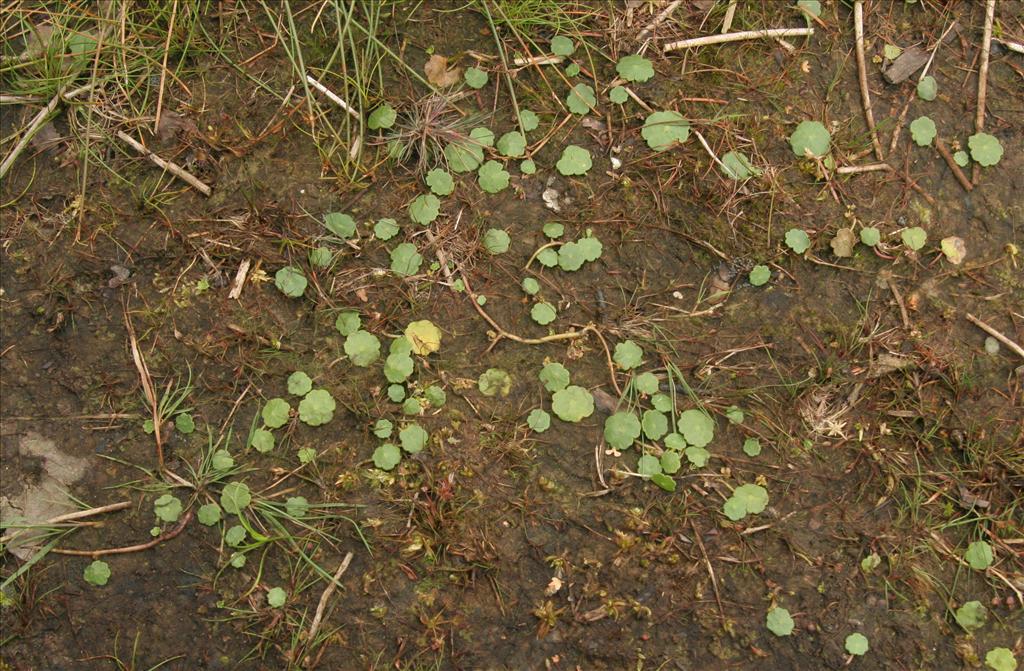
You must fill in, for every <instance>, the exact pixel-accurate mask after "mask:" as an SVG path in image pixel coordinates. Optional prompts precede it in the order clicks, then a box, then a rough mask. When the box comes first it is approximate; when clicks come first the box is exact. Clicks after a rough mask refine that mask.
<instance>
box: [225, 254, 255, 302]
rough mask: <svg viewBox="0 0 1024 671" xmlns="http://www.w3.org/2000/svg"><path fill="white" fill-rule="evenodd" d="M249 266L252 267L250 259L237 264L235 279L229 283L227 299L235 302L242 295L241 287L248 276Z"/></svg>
mask: <svg viewBox="0 0 1024 671" xmlns="http://www.w3.org/2000/svg"><path fill="white" fill-rule="evenodd" d="M250 265H252V260H251V259H244V260H243V261H242V262H241V263H239V264H238V272H236V273H235V279H234V280H233V281H232V282H231V291H229V292H228V298H230V299H232V300H237V299H238V297H239V296H241V295H242V287H243V286H245V278H246V277H248V275H249V266H250Z"/></svg>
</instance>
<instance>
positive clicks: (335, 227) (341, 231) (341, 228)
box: [324, 212, 356, 238]
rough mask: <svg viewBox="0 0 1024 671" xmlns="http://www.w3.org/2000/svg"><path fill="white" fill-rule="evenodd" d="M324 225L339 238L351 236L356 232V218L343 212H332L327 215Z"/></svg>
mask: <svg viewBox="0 0 1024 671" xmlns="http://www.w3.org/2000/svg"><path fill="white" fill-rule="evenodd" d="M324 226H325V227H326V228H327V230H328V231H330V232H331V233H334V234H335V235H337V236H338V237H339V238H351V237H352V236H353V235H355V234H356V220H355V219H353V218H352V217H351V215H348V214H343V213H341V212H331V213H330V214H328V215H327V216H325V217H324Z"/></svg>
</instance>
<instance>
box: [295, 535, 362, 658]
mask: <svg viewBox="0 0 1024 671" xmlns="http://www.w3.org/2000/svg"><path fill="white" fill-rule="evenodd" d="M351 563H352V553H351V552H349V553H348V554H346V555H345V558H344V559H342V560H341V566H339V567H338V570H337V571H335V572H334V577H333V578H331V582H330V583H328V584H327V587H326V588H325V589H324V593H323V594H321V595H320V602H319V603H318V604H317V605H316V614H315V615H314V616H313V622H312V623H311V624H310V625H309V633H308V634H306V641H307V642H310V641H313V640H314V639H315V638H316V634H317V632H318V631H320V623H321V622H322V621H323V618H324V611H325V610H327V600H328V599H330V598H331V595H332V594H334V590H335V588H336V587H337V586H338V581H339V580H341V576H343V575H344V574H345V571H347V570H348V565H349V564H351Z"/></svg>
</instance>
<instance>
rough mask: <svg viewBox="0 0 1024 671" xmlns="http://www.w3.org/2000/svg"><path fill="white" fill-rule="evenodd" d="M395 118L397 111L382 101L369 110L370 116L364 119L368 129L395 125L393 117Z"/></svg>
mask: <svg viewBox="0 0 1024 671" xmlns="http://www.w3.org/2000/svg"><path fill="white" fill-rule="evenodd" d="M397 118H398V113H397V112H395V108H394V107H392V106H391V105H389V104H387V103H384V104H383V105H380V106H379V107H377V108H376V109H375V110H373V111H372V112H370V116H369V117H368V118H367V119H366V126H367V128H369V129H370V130H380V129H387V128H391V127H392V126H394V125H395V119H397Z"/></svg>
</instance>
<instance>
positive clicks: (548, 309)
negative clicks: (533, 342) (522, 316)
mask: <svg viewBox="0 0 1024 671" xmlns="http://www.w3.org/2000/svg"><path fill="white" fill-rule="evenodd" d="M557 316H558V313H557V312H555V308H554V306H553V305H551V304H549V303H535V304H534V306H533V307H532V308H531V309H530V317H532V318H533V321H535V322H537V323H538V324H540V325H541V326H546V325H547V324H550V323H551V322H553V321H555V318H556V317H557Z"/></svg>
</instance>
